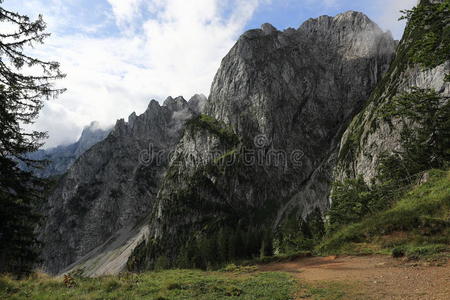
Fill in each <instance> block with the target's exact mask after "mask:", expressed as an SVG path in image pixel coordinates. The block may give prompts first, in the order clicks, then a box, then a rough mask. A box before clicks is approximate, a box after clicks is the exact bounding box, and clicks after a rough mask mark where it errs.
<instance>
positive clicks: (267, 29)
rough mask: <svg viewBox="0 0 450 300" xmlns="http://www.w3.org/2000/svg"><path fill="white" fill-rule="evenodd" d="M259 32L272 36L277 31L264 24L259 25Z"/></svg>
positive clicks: (270, 25)
mask: <svg viewBox="0 0 450 300" xmlns="http://www.w3.org/2000/svg"><path fill="white" fill-rule="evenodd" d="M261 30H262V31H263V32H264V34H266V35H268V34H272V33H274V32H277V31H278V30H277V29H276V28H275V27H274V26H273V25H272V24H270V23H264V24H262V25H261Z"/></svg>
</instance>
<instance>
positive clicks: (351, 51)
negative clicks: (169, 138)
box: [129, 11, 396, 270]
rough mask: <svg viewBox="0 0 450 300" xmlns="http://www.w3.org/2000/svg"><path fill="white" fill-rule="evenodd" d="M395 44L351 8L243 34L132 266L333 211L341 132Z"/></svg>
mask: <svg viewBox="0 0 450 300" xmlns="http://www.w3.org/2000/svg"><path fill="white" fill-rule="evenodd" d="M395 46H396V43H395V41H394V40H393V39H392V37H391V35H390V34H389V33H384V32H383V31H381V29H380V28H379V27H378V26H377V25H376V24H375V23H373V22H372V21H371V20H370V19H369V18H368V17H367V16H365V15H364V14H362V13H358V12H353V11H350V12H346V13H343V14H340V15H337V16H336V17H328V16H323V17H320V18H318V19H310V20H308V21H307V22H305V23H304V24H303V25H302V26H301V27H300V28H298V29H297V30H295V29H287V30H285V31H278V30H276V29H275V28H274V27H273V26H271V25H270V24H264V25H263V26H262V28H261V29H258V30H251V31H248V32H246V33H245V34H243V35H242V36H241V38H240V39H239V40H238V42H237V43H236V45H235V46H234V47H233V49H231V51H230V52H229V54H228V55H227V56H226V57H225V58H224V59H223V61H222V65H221V67H220V69H219V71H218V73H217V75H216V77H215V79H214V82H213V84H212V88H211V95H210V97H209V99H208V102H207V103H206V105H205V115H202V116H201V117H198V118H195V119H193V120H191V121H189V122H188V124H187V128H186V130H185V131H184V136H183V138H182V139H181V141H180V143H179V144H178V145H177V148H176V150H175V154H174V156H173V158H172V160H171V163H170V166H169V170H168V172H167V175H166V177H165V178H164V181H163V183H162V187H161V190H160V192H159V194H158V198H157V204H156V205H155V206H154V207H153V213H152V215H151V222H150V237H149V238H148V239H147V241H146V242H143V243H141V244H140V246H139V247H138V248H137V249H136V250H135V251H134V253H133V255H132V257H131V258H130V260H129V266H130V268H131V269H137V270H139V269H146V268H152V267H153V266H154V264H155V262H156V260H158V259H159V258H161V257H164V258H167V259H168V260H169V264H172V265H175V264H176V263H177V261H179V259H180V255H182V254H183V253H182V252H183V249H189V247H190V245H191V244H192V243H195V240H196V239H197V238H198V237H199V236H200V237H201V236H214V235H217V234H218V232H219V231H220V230H221V229H223V228H230V230H237V229H239V230H244V231H247V232H250V231H251V230H258V229H260V228H264V227H267V226H269V227H272V228H275V229H276V228H277V226H278V225H279V224H280V223H282V222H283V221H285V220H287V219H288V218H291V217H292V218H294V219H297V220H298V219H299V218H301V217H302V216H305V215H307V214H308V213H309V212H310V211H311V210H312V209H314V208H315V207H319V208H320V209H322V210H323V209H325V208H326V207H327V206H328V193H329V190H330V182H331V170H332V167H333V166H334V161H333V158H334V155H335V153H336V149H337V146H338V144H339V140H340V137H341V135H342V133H343V132H344V130H345V129H346V127H347V125H348V123H349V122H350V120H351V119H352V117H353V116H354V115H355V114H356V113H357V112H358V111H359V109H360V108H361V107H362V106H363V105H364V102H365V101H366V100H367V99H368V98H369V95H370V93H371V92H372V90H373V88H374V86H375V85H376V84H377V83H378V81H379V80H380V78H381V77H382V75H383V73H384V72H385V71H386V70H387V68H388V66H389V64H390V62H391V59H392V57H393V55H394V51H395Z"/></svg>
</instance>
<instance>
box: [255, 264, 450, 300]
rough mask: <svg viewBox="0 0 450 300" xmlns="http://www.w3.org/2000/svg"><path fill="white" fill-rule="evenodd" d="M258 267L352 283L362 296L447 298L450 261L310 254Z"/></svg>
mask: <svg viewBox="0 0 450 300" xmlns="http://www.w3.org/2000/svg"><path fill="white" fill-rule="evenodd" d="M259 269H260V270H261V271H283V272H290V273H293V274H295V276H296V277H297V278H299V279H301V280H302V281H303V282H307V283H318V282H321V281H323V282H341V283H345V284H351V285H353V286H354V287H356V288H355V289H357V290H358V291H357V293H355V294H357V295H359V297H361V299H382V300H391V299H392V300H394V299H395V300H400V299H401V300H450V264H449V263H447V264H446V265H444V266H430V265H426V264H423V263H421V264H417V263H416V264H414V263H405V262H403V261H402V260H399V259H393V258H390V257H387V256H364V257H361V256H358V257H353V256H346V257H338V258H336V257H309V258H301V259H299V260H296V261H292V262H284V263H272V264H268V265H264V266H260V267H259ZM359 297H358V299H359ZM299 299H308V298H307V297H306V298H305V297H303V298H299ZM343 299H349V300H354V298H345V297H344V298H343Z"/></svg>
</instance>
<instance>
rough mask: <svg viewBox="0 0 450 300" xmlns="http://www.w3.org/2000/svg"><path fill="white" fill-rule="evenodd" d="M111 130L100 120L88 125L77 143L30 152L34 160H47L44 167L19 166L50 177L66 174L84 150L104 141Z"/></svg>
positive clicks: (38, 174)
mask: <svg viewBox="0 0 450 300" xmlns="http://www.w3.org/2000/svg"><path fill="white" fill-rule="evenodd" d="M110 131H111V128H102V127H101V126H100V124H99V123H98V122H92V123H91V124H90V125H89V126H86V127H85V128H84V129H83V132H82V133H81V136H80V138H79V139H78V141H77V142H76V143H73V144H69V145H62V146H58V147H55V148H50V149H43V150H38V151H36V152H33V153H29V154H28V155H27V157H28V158H29V159H33V160H46V161H48V164H46V165H45V166H44V167H43V168H39V169H38V168H31V169H30V168H29V167H27V166H26V165H25V164H24V163H19V166H20V167H21V168H22V169H24V170H30V171H32V172H33V173H34V174H35V175H36V176H38V177H41V178H48V177H53V176H60V175H62V174H64V173H65V172H66V171H67V170H68V169H69V168H70V167H71V166H72V165H73V163H74V162H75V160H77V158H78V157H80V156H81V155H82V154H83V153H84V152H86V151H87V150H89V149H90V148H91V147H92V146H93V145H95V144H96V143H98V142H100V141H102V140H103V139H105V138H106V136H107V135H108V134H109V132H110Z"/></svg>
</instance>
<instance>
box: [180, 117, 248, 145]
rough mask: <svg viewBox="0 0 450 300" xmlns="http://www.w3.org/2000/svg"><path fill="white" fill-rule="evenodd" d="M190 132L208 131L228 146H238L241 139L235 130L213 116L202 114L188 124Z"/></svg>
mask: <svg viewBox="0 0 450 300" xmlns="http://www.w3.org/2000/svg"><path fill="white" fill-rule="evenodd" d="M186 127H187V128H188V130H199V129H200V130H207V131H209V132H210V133H212V134H214V135H216V136H217V137H218V138H219V139H221V141H223V142H225V143H226V144H228V145H237V144H238V143H239V137H238V136H237V135H236V134H235V133H234V131H233V129H232V128H230V127H228V126H226V125H225V124H223V123H222V122H219V121H218V120H216V119H214V118H213V117H211V116H208V115H204V114H201V115H199V116H197V117H195V118H193V119H191V120H189V121H188V122H187V123H186Z"/></svg>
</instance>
